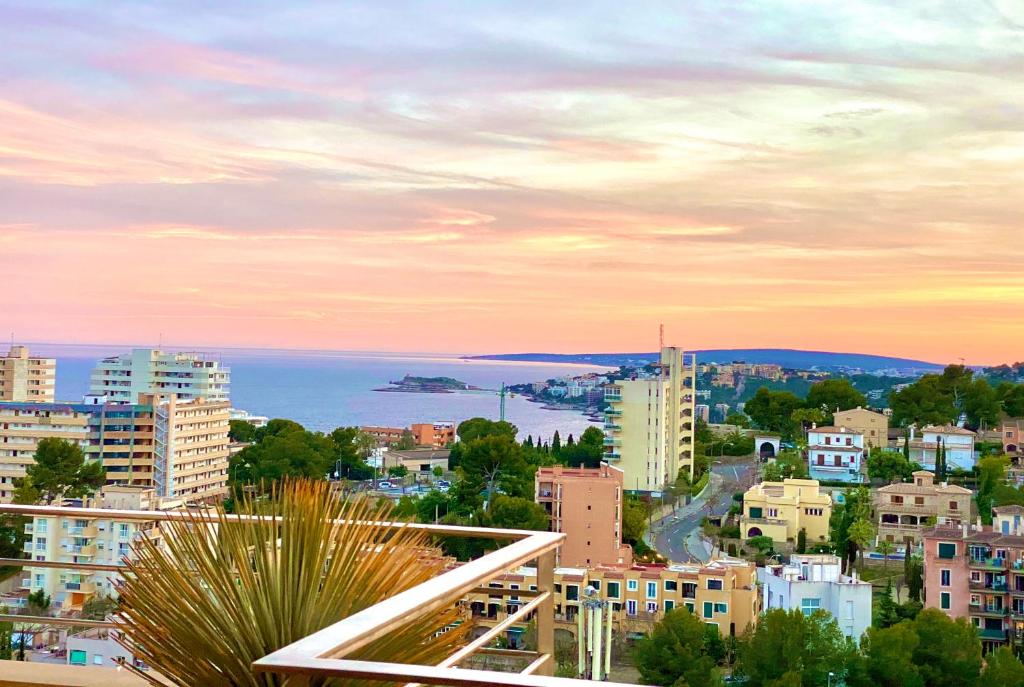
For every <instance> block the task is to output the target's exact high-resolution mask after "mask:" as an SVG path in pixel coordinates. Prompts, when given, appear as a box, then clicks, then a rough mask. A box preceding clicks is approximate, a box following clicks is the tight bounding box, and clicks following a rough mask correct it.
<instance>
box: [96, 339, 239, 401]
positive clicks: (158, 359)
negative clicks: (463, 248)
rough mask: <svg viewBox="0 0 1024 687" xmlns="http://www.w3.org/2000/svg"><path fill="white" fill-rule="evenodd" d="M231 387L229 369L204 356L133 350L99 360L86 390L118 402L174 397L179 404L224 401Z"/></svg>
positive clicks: (152, 350)
mask: <svg viewBox="0 0 1024 687" xmlns="http://www.w3.org/2000/svg"><path fill="white" fill-rule="evenodd" d="M230 384H231V370H230V368H227V367H223V366H222V365H221V364H220V362H219V361H217V360H213V359H212V358H210V357H208V356H206V355H203V354H200V353H165V352H163V351H158V350H155V349H152V348H136V349H134V350H133V351H132V352H131V353H125V354H122V355H115V356H112V357H110V358H104V359H103V360H101V361H99V362H98V363H97V364H96V367H95V368H94V369H93V371H92V376H91V377H90V381H89V389H90V393H92V394H97V395H102V396H106V397H107V398H109V399H110V401H112V402H118V403H138V402H139V398H140V396H141V395H142V394H174V395H175V396H177V397H178V399H179V400H182V401H190V400H195V399H199V398H203V399H206V400H207V401H226V400H228V390H229V387H230Z"/></svg>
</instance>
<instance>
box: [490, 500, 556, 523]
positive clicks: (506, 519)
mask: <svg viewBox="0 0 1024 687" xmlns="http://www.w3.org/2000/svg"><path fill="white" fill-rule="evenodd" d="M489 515H490V524H491V526H492V527H497V528H500V529H510V530H547V529H548V524H549V521H548V514H547V511H545V510H544V507H543V506H541V505H539V504H537V503H534V502H533V500H532V499H525V498H521V497H519V496H501V495H499V496H497V497H496V498H495V499H494V503H493V504H492V505H491V509H490V511H489Z"/></svg>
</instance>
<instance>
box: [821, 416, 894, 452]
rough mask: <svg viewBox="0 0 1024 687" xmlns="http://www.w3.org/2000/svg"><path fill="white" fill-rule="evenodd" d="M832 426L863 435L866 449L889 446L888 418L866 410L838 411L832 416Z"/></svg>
mask: <svg viewBox="0 0 1024 687" xmlns="http://www.w3.org/2000/svg"><path fill="white" fill-rule="evenodd" d="M832 418H833V421H832V424H833V425H836V426H839V427H847V428H849V429H850V430H851V431H854V432H859V433H861V434H863V435H864V447H865V448H866V449H873V448H886V447H887V446H888V445H889V418H888V417H886V416H885V415H884V414H882V413H876V412H875V411H873V410H868V409H867V408H861V407H860V406H857V407H856V408H851V409H850V410H839V411H836V412H835V413H834V414H833V415H832Z"/></svg>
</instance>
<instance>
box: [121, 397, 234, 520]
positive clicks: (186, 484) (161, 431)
mask: <svg viewBox="0 0 1024 687" xmlns="http://www.w3.org/2000/svg"><path fill="white" fill-rule="evenodd" d="M141 401H142V403H143V405H151V406H152V407H153V411H154V414H155V418H156V424H155V427H156V433H155V436H154V460H153V468H154V474H153V483H154V486H155V487H156V490H157V494H158V495H160V496H163V497H165V498H180V499H189V500H192V501H203V502H211V501H219V500H220V499H223V498H224V497H225V496H227V493H228V458H229V457H230V451H229V448H228V444H229V443H230V441H229V439H228V431H229V430H230V424H229V418H230V416H231V403H230V402H229V401H226V400H223V401H206V400H204V399H201V398H199V399H193V400H187V401H180V400H178V399H177V398H176V397H175V396H174V395H173V394H171V395H169V396H161V395H153V394H143V395H142V396H141Z"/></svg>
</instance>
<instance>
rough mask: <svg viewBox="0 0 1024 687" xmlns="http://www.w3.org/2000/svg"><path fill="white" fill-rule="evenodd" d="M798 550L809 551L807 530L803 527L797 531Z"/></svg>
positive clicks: (798, 551)
mask: <svg viewBox="0 0 1024 687" xmlns="http://www.w3.org/2000/svg"><path fill="white" fill-rule="evenodd" d="M796 552H797V553H807V530H805V529H804V528H803V527H801V528H800V531H799V532H797V533H796Z"/></svg>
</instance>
